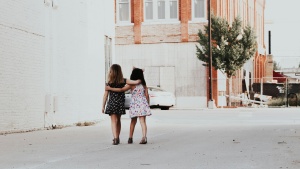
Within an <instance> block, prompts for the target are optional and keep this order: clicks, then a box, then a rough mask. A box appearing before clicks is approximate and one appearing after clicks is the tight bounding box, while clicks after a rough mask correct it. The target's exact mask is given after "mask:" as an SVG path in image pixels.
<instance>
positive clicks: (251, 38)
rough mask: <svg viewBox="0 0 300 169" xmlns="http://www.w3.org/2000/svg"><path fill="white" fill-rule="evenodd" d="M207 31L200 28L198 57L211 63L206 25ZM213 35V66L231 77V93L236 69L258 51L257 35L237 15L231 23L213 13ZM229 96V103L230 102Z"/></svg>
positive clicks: (197, 46)
mask: <svg viewBox="0 0 300 169" xmlns="http://www.w3.org/2000/svg"><path fill="white" fill-rule="evenodd" d="M204 31H205V33H203V32H202V30H199V32H198V36H199V40H198V43H199V45H196V48H197V52H196V54H197V57H198V59H199V60H201V61H203V62H205V63H207V64H209V43H208V31H209V30H208V26H205V29H204ZM211 36H212V66H213V67H214V68H215V69H216V70H221V71H222V72H224V73H226V76H227V77H228V78H229V90H230V91H229V94H230V93H231V81H232V79H231V77H232V76H233V75H235V73H236V71H237V70H239V69H241V68H242V67H243V65H244V64H245V63H246V62H247V61H248V60H249V59H250V58H252V57H253V55H254V54H255V52H256V51H257V43H256V36H255V33H254V31H253V29H252V28H251V27H250V26H246V27H245V28H243V27H242V21H241V19H240V18H239V17H236V18H235V19H234V21H233V22H232V24H231V25H229V23H228V22H227V20H226V19H224V18H220V17H217V16H214V15H212V17H211ZM230 100H231V99H230V97H229V104H231V103H230Z"/></svg>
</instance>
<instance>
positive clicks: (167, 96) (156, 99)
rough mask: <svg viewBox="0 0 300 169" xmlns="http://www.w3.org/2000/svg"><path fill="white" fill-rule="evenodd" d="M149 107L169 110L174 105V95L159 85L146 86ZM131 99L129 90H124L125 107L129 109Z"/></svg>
mask: <svg viewBox="0 0 300 169" xmlns="http://www.w3.org/2000/svg"><path fill="white" fill-rule="evenodd" d="M148 93H149V98H150V107H151V108H160V109H161V110H169V108H170V107H172V106H174V105H175V96H174V94H173V93H171V92H168V91H165V90H163V89H162V88H159V87H153V86H148ZM130 101H131V92H130V90H128V91H126V92H125V108H126V109H129V106H130Z"/></svg>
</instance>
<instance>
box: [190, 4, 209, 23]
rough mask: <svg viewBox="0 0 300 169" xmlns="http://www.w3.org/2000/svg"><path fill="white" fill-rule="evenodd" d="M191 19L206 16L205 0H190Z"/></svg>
mask: <svg viewBox="0 0 300 169" xmlns="http://www.w3.org/2000/svg"><path fill="white" fill-rule="evenodd" d="M192 2H193V3H192V10H193V19H194V20H199V19H205V18H206V14H205V12H206V10H205V9H206V1H205V0H192Z"/></svg>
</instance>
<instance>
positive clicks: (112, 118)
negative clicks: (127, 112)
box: [110, 114, 118, 144]
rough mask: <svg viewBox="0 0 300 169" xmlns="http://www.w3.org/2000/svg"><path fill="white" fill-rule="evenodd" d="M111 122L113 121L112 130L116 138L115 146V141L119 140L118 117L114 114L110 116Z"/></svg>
mask: <svg viewBox="0 0 300 169" xmlns="http://www.w3.org/2000/svg"><path fill="white" fill-rule="evenodd" d="M110 120H111V130H112V133H113V136H114V142H113V144H115V139H117V138H118V134H117V121H118V116H117V115H116V114H112V115H111V116H110Z"/></svg>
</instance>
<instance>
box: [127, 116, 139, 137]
mask: <svg viewBox="0 0 300 169" xmlns="http://www.w3.org/2000/svg"><path fill="white" fill-rule="evenodd" d="M136 122H137V117H134V118H132V119H131V122H130V131H129V138H132V137H133V133H134V128H135V125H136Z"/></svg>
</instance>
